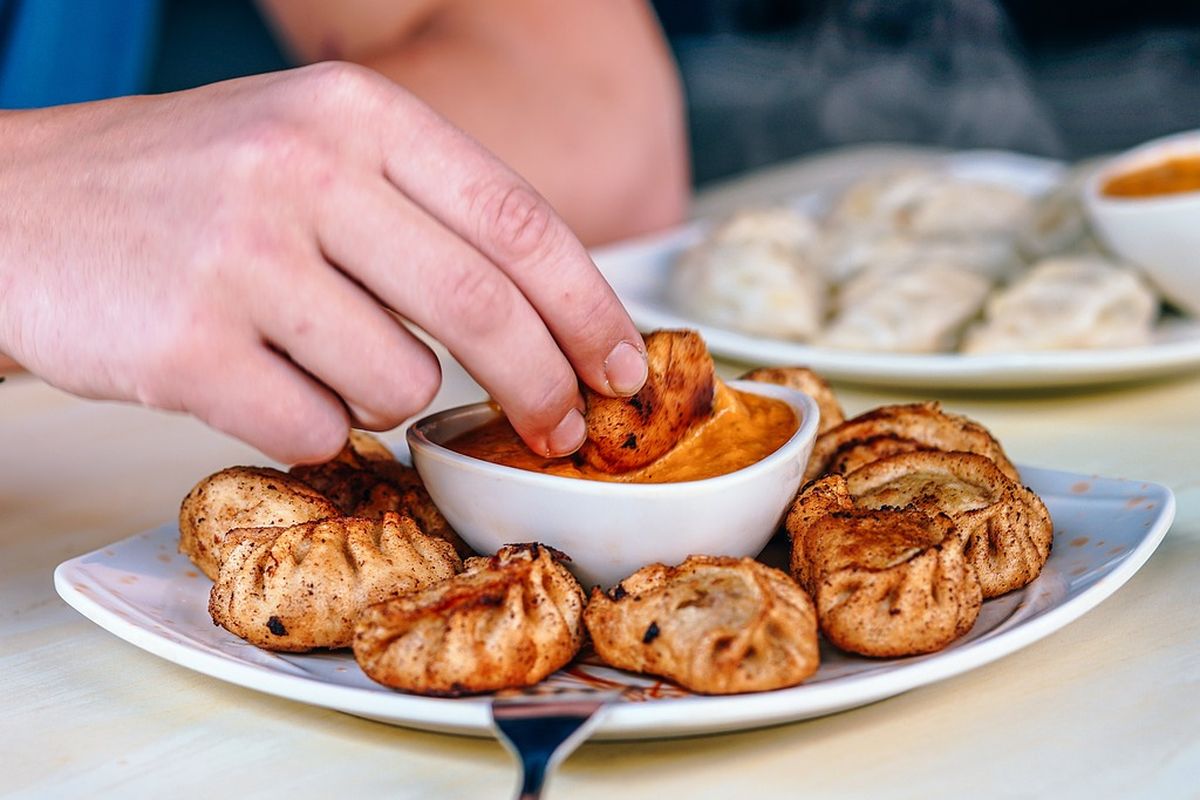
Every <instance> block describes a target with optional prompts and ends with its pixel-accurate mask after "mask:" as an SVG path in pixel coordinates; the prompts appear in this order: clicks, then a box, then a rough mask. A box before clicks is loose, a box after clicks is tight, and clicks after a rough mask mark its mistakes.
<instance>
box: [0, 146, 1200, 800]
mask: <svg viewBox="0 0 1200 800" xmlns="http://www.w3.org/2000/svg"><path fill="white" fill-rule="evenodd" d="M925 157H928V153H927V152H925V151H915V150H911V149H908V148H904V149H901V148H866V149H864V148H859V149H856V150H853V151H842V152H839V153H834V154H830V155H827V156H824V157H821V158H818V159H809V160H807V161H804V162H797V163H792V164H788V165H785V166H783V167H776V168H774V169H771V170H768V171H766V172H763V173H759V174H752V175H748V176H745V177H743V178H741V179H739V180H738V181H736V182H734V183H731V184H727V185H724V186H720V187H717V188H715V189H713V190H710V191H709V192H706V193H705V194H704V195H703V196H701V197H700V198H698V199H697V203H696V209H697V212H698V213H716V212H720V211H722V210H725V209H729V208H733V207H735V206H736V205H739V204H743V203H746V202H750V201H754V200H759V199H763V198H768V197H772V196H776V195H780V194H783V193H786V192H787V191H795V190H797V189H799V188H803V187H805V186H807V185H810V182H812V181H816V182H824V181H827V180H829V179H830V178H831V177H844V176H847V175H851V174H853V173H855V172H857V171H860V170H864V169H870V168H873V167H877V166H880V165H890V164H895V163H898V162H899V161H906V160H912V159H917V158H925ZM723 368H724V369H725V370H726V371H733V370H734V369H736V367H735V366H734V365H723ZM446 374H447V380H446V385H445V386H444V388H443V390H442V392H441V394H440V395H439V397H438V400H437V401H436V403H437V404H438V405H449V404H452V403H458V402H463V401H466V400H469V399H475V398H477V397H479V396H481V394H482V393H481V392H480V390H479V389H478V387H476V386H475V385H474V384H473V383H472V382H471V381H470V380H469V378H467V377H466V376H465V375H464V374H463V373H462V372H461V370H459V369H457V368H456V367H455V366H454V365H453V364H452V363H450V362H449V361H448V360H447V361H446ZM837 389H838V394H839V396H840V398H841V399H842V401H843V404H844V405H845V406H846V408H847V411H848V412H851V413H857V412H860V411H863V410H866V409H868V408H871V407H873V406H876V405H879V404H882V403H886V402H898V401H907V400H912V399H925V398H926V397H929V396H930V395H926V394H923V393H921V392H904V391H872V390H866V389H859V388H852V387H837ZM942 399H943V400H944V402H945V403H946V405H947V406H948V407H949V408H951V409H952V410H955V411H959V412H962V413H966V414H969V415H971V416H973V417H976V418H977V419H979V420H981V421H983V422H984V423H985V424H986V425H988V426H989V427H990V428H991V429H992V430H993V431H994V432H995V433H996V435H997V436H998V437H999V438H1000V440H1001V441H1002V442H1004V445H1005V447H1006V448H1007V450H1008V452H1009V454H1010V455H1011V456H1012V457H1013V459H1014V460H1015V461H1017V462H1020V463H1026V464H1037V465H1040V466H1046V467H1053V468H1059V469H1064V470H1070V471H1074V472H1081V473H1088V474H1099V475H1107V476H1114V477H1128V478H1138V479H1145V480H1152V481H1157V482H1160V483H1163V484H1166V485H1167V486H1170V487H1171V488H1172V489H1173V490H1174V491H1175V493H1176V495H1177V498H1178V516H1177V518H1176V522H1175V524H1174V526H1173V527H1172V529H1171V531H1170V532H1169V533H1168V534H1167V537H1166V539H1165V541H1164V542H1163V544H1162V546H1161V547H1160V548H1159V550H1158V552H1157V553H1156V554H1155V555H1154V557H1153V558H1151V560H1150V561H1149V563H1148V564H1147V565H1146V566H1145V567H1144V568H1143V569H1142V570H1141V571H1140V572H1139V573H1138V574H1137V575H1136V576H1135V577H1134V578H1133V580H1132V581H1130V583H1129V584H1127V585H1126V586H1125V587H1124V588H1122V589H1121V590H1120V591H1119V592H1118V593H1117V594H1116V595H1114V596H1113V597H1112V598H1111V599H1109V600H1107V601H1106V602H1105V603H1103V604H1102V605H1101V606H1100V607H1099V608H1097V609H1096V610H1094V611H1092V612H1091V613H1089V614H1087V615H1086V616H1084V617H1083V618H1082V619H1081V620H1079V621H1077V622H1075V623H1073V624H1071V625H1069V626H1068V627H1066V628H1065V629H1063V630H1062V631H1060V632H1058V633H1055V634H1054V635H1052V636H1050V637H1048V638H1046V639H1044V640H1042V641H1040V642H1038V643H1037V644H1034V645H1032V646H1030V647H1029V648H1027V649H1025V650H1023V651H1021V652H1019V653H1017V654H1015V655H1012V656H1009V657H1007V658H1005V659H1003V660H1001V661H999V662H997V663H994V664H991V665H988V666H986V667H983V668H981V669H978V670H975V671H973V672H970V673H968V674H966V675H962V676H960V677H957V678H953V679H951V680H948V681H945V682H943V683H940V684H936V685H934V686H930V687H926V688H923V689H919V690H915V691H912V692H909V693H908V694H905V695H902V696H900V697H897V698H893V699H891V700H886V701H883V702H880V703H876V704H874V705H871V706H868V707H866V708H861V709H857V710H854V711H849V712H844V713H841V714H837V715H834V716H830V717H826V718H823V719H818V720H812V721H807V722H800V723H795V724H790V725H784V726H779V727H775V728H770V729H765V730H758V731H749V732H744V733H736V734H726V735H721V736H710V737H702V738H692V739H682V740H674V741H659V742H631V743H594V744H586V745H584V746H583V747H582V748H581V749H580V750H579V751H578V752H577V753H576V754H575V755H573V756H572V757H571V758H570V759H569V760H568V761H567V762H566V763H565V764H564V765H563V767H562V768H561V769H560V771H559V772H558V774H557V775H556V776H555V777H554V779H553V780H552V782H551V785H550V789H549V794H550V796H551V797H562V798H565V797H571V798H604V800H611V798H612V797H614V796H620V797H622V798H640V797H648V798H662V797H664V796H671V795H673V796H677V797H688V798H689V799H693V798H726V797H728V796H729V795H730V793H731V792H732V791H738V792H742V793H743V794H744V795H746V796H750V795H749V793H753V795H754V796H755V797H760V796H761V797H830V796H833V795H835V794H836V795H837V796H838V797H841V798H851V797H870V798H879V797H913V798H934V797H953V798H957V797H962V796H964V795H966V794H968V793H969V794H970V795H971V796H973V797H1043V796H1051V795H1053V796H1056V797H1087V798H1093V797H1133V796H1138V797H1155V798H1164V797H1176V796H1188V797H1200V794H1196V793H1197V792H1200V789H1198V788H1197V787H1200V621H1198V620H1200V614H1198V613H1197V609H1200V456H1198V455H1197V454H1198V452H1200V375H1189V376H1185V377H1182V378H1180V379H1175V380H1170V381H1160V382H1155V383H1150V384H1142V385H1137V386H1123V387H1106V388H1096V389H1089V390H1081V391H1072V392H1049V393H1047V392H1032V393H1031V392H1023V393H1020V394H1000V395H995V394H993V395H972V394H956V395H945V394H943V396H942ZM385 438H387V439H388V440H389V441H393V442H394V441H399V435H398V433H393V434H390V435H388V436H385ZM0 443H2V444H0V697H3V704H2V705H0V708H3V715H2V717H0V764H3V766H4V769H3V773H2V774H0V796H10V795H20V796H23V797H24V796H55V797H92V796H103V795H110V796H121V797H128V796H149V795H151V794H152V793H154V794H161V793H164V792H167V793H169V795H170V796H171V797H172V798H181V797H193V796H195V797H202V796H208V795H209V794H211V793H212V792H213V791H214V790H215V791H217V792H222V793H225V792H228V793H233V794H236V795H237V796H242V795H247V796H250V795H266V794H271V795H277V796H288V797H292V798H301V797H315V798H326V797H332V796H335V793H336V794H338V795H340V796H343V797H374V796H380V797H384V796H386V797H472V798H475V797H478V798H485V797H494V798H504V797H508V796H510V793H511V792H512V790H513V787H514V785H515V772H514V767H513V764H512V762H511V761H510V758H509V756H508V755H507V753H506V752H505V751H504V750H502V749H501V747H500V745H499V744H497V743H496V742H494V741H489V740H481V739H468V738H459V737H453V736H444V735H437V734H428V733H421V732H417V731H409V730H404V729H401V728H393V727H389V726H387V725H382V724H378V723H373V722H367V721H364V720H361V719H357V718H354V717H350V716H346V715H343V714H340V713H337V712H333V711H325V710H322V709H318V708H312V707H309V706H305V705H302V704H300V703H296V702H291V701H288V700H282V699H277V698H273V697H269V696H266V695H262V694H258V693H256V692H253V691H250V690H247V689H241V688H238V687H236V686H231V685H228V684H225V683H222V682H220V681H218V680H216V679H213V678H209V677H206V676H204V675H200V674H197V673H193V672H190V671H188V670H186V669H184V668H182V667H177V666H175V665H173V664H170V663H168V662H166V661H163V660H161V659H158V658H156V657H154V656H152V655H149V654H148V653H144V652H142V651H141V650H138V649H137V648H135V647H133V646H132V645H129V644H126V643H125V642H123V641H121V640H119V639H117V638H116V637H114V636H113V635H111V634H109V633H107V632H105V631H103V630H101V629H100V628H98V627H96V626H95V625H93V624H92V623H90V622H88V621H87V620H86V619H84V618H83V617H82V616H80V615H79V614H77V613H76V612H75V611H74V610H72V609H71V608H70V607H68V606H67V605H66V604H65V603H63V602H62V601H61V600H60V599H59V598H58V596H57V595H56V594H55V592H54V588H53V585H52V582H51V573H52V571H53V569H54V567H55V566H56V565H57V564H58V563H60V562H62V561H64V560H66V559H68V558H71V557H73V556H76V555H79V554H81V553H84V552H87V551H90V550H93V549H96V548H99V547H101V546H103V545H105V544H107V543H109V542H112V541H115V540H117V539H121V538H124V537H126V536H128V535H129V534H131V533H134V532H137V531H140V530H143V529H146V528H149V527H153V526H156V525H158V524H161V523H162V522H163V521H164V520H167V519H170V518H172V517H173V516H174V514H175V513H176V511H177V508H178V504H179V500H180V498H182V497H183V495H184V494H185V493H186V491H187V490H188V489H189V488H190V487H191V486H192V484H193V483H194V482H195V481H196V480H197V479H199V478H200V477H202V476H204V475H207V474H209V473H210V472H213V471H215V470H217V469H219V468H221V467H224V466H228V465H231V464H243V463H262V459H261V456H259V455H257V454H256V453H255V452H253V451H251V450H250V449H249V448H247V447H246V446H244V445H241V444H239V443H237V442H234V441H232V440H230V439H227V438H225V437H223V436H221V435H219V434H217V433H214V432H212V431H210V430H208V429H207V428H205V427H203V426H202V425H201V424H199V423H198V422H196V421H194V420H191V419H189V418H185V417H181V416H175V415H168V414H163V413H157V412H152V411H147V410H144V409H140V408H135V407H132V406H126V405H118V404H106V403H92V402H85V401H82V400H79V399H76V398H73V397H71V396H68V395H66V394H64V393H62V392H59V391H57V390H55V389H52V388H50V387H48V386H46V385H44V384H42V383H41V382H39V381H37V380H36V379H34V378H32V377H30V376H15V377H10V378H9V380H8V381H7V382H5V383H4V384H3V385H0Z"/></svg>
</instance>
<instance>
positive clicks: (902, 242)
mask: <svg viewBox="0 0 1200 800" xmlns="http://www.w3.org/2000/svg"><path fill="white" fill-rule="evenodd" d="M814 254H815V255H814V259H815V260H816V263H817V264H818V265H819V266H820V269H821V271H822V273H823V274H824V275H825V277H826V278H827V279H828V280H830V281H833V282H834V283H839V284H840V283H844V282H846V281H848V280H850V279H851V278H853V277H854V276H856V275H859V274H862V273H864V272H866V271H868V270H869V271H872V272H875V273H876V274H887V273H891V272H904V271H906V270H909V269H912V268H914V267H919V266H921V265H924V264H951V265H953V266H955V267H957V268H959V269H962V270H964V271H966V272H973V273H975V274H976V275H979V276H981V277H983V278H986V279H988V280H989V281H997V280H1003V279H1006V278H1008V277H1010V276H1011V275H1013V274H1014V273H1015V272H1016V271H1017V270H1019V269H1020V266H1021V260H1020V258H1019V256H1018V255H1017V251H1016V248H1015V246H1014V244H1013V241H1012V239H1011V237H1006V236H973V237H969V238H962V239H918V238H914V237H912V236H901V235H898V234H892V233H889V234H886V235H878V236H875V235H864V234H863V232H862V231H861V230H858V229H856V228H847V229H844V230H838V231H834V232H832V233H830V234H829V235H828V236H826V237H825V238H824V239H823V240H822V243H821V245H820V246H819V247H818V248H817V249H816V250H815V251H814Z"/></svg>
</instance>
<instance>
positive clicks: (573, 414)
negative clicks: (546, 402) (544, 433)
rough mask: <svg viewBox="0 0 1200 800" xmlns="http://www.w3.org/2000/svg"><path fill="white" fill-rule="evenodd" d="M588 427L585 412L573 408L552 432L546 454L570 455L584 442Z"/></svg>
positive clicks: (547, 443) (547, 442)
mask: <svg viewBox="0 0 1200 800" xmlns="http://www.w3.org/2000/svg"><path fill="white" fill-rule="evenodd" d="M586 428H587V426H586V425H585V424H584V422H583V414H580V413H579V411H578V409H574V408H572V409H571V410H570V411H568V412H567V415H566V416H565V417H563V418H562V422H560V423H558V427H557V428H555V429H554V430H553V431H552V432H551V433H550V438H549V439H548V440H547V441H546V447H547V449H548V450H549V452H548V453H547V454H546V455H548V456H552V457H554V456H568V455H570V454H571V453H574V452H575V451H576V450H578V449H579V446H580V445H581V444H583V437H584V434H585V433H586V432H587V430H586Z"/></svg>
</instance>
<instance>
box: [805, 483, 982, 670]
mask: <svg viewBox="0 0 1200 800" xmlns="http://www.w3.org/2000/svg"><path fill="white" fill-rule="evenodd" d="M787 530H788V534H789V536H790V537H791V540H792V555H791V569H792V574H793V576H795V578H796V580H797V581H798V582H799V583H800V584H801V585H802V586H804V587H805V588H806V589H807V590H808V592H809V593H810V594H811V595H812V597H813V600H814V602H815V603H816V609H817V617H818V620H819V622H820V628H821V632H822V633H823V634H825V637H826V638H827V639H829V641H831V642H832V643H833V644H835V645H837V646H838V647H840V648H842V649H843V650H848V651H850V652H854V653H861V654H862V655H867V656H876V657H886V658H894V657H899V656H906V655H916V654H919V653H930V652H933V651H935V650H940V649H942V648H943V647H945V646H947V645H948V644H950V643H951V642H953V641H954V640H955V639H957V638H958V637H960V636H962V635H963V634H965V633H966V632H967V631H969V630H970V629H971V626H972V625H974V624H975V620H976V618H977V617H978V616H979V609H980V607H981V605H982V602H983V596H982V592H981V590H980V585H979V580H978V577H977V576H976V574H975V570H974V569H973V568H972V567H971V564H970V563H969V562H968V560H967V558H966V556H965V554H964V548H963V542H962V539H961V538H960V537H959V535H958V531H957V529H956V528H955V525H954V522H953V521H952V520H951V519H950V518H949V517H948V516H947V515H945V514H938V513H934V514H930V513H927V512H926V511H925V510H921V509H915V508H909V509H892V508H889V509H880V510H869V509H860V508H857V507H856V506H855V502H854V499H853V498H852V497H851V495H850V493H849V491H848V490H847V487H846V479H845V478H844V477H842V476H841V475H829V476H826V477H824V478H821V479H820V480H818V481H816V482H814V483H812V484H809V485H808V486H807V487H805V489H804V491H802V492H801V493H800V495H799V497H797V499H796V501H795V503H794V504H793V505H792V508H791V510H790V512H789V513H788V517H787Z"/></svg>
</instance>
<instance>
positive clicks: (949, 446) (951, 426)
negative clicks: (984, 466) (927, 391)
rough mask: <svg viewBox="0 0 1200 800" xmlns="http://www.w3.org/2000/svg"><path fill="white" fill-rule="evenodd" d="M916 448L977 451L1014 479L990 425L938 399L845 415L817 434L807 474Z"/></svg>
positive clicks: (857, 464) (837, 470)
mask: <svg viewBox="0 0 1200 800" xmlns="http://www.w3.org/2000/svg"><path fill="white" fill-rule="evenodd" d="M916 450H959V451H964V452H968V453H978V454H979V455H982V456H986V457H987V458H990V459H991V460H992V461H994V462H995V463H996V466H997V467H999V468H1000V470H1001V471H1002V472H1003V473H1004V474H1005V475H1007V476H1008V477H1009V478H1012V479H1013V480H1014V481H1019V480H1020V476H1019V475H1018V474H1017V469H1016V467H1014V466H1013V465H1012V462H1011V461H1009V460H1008V456H1006V455H1005V454H1004V448H1002V447H1001V446H1000V443H999V442H998V441H996V439H995V437H993V436H992V434H991V433H989V432H988V430H987V429H986V428H984V427H983V426H982V425H980V424H979V423H977V422H974V421H973V420H970V419H968V418H967V417H963V416H959V415H958V414H949V413H947V412H945V411H943V410H942V406H941V404H940V403H936V402H933V403H912V404H906V405H891V406H882V407H880V408H877V409H875V410H873V411H868V412H867V413H865V414H862V415H860V416H857V417H855V418H854V419H851V420H847V421H846V422H843V423H842V424H841V425H838V426H837V427H836V428H834V429H833V430H830V431H828V432H827V433H824V434H821V435H820V436H818V437H817V442H816V444H815V445H814V446H813V453H812V457H811V458H809V461H808V469H807V470H806V471H805V476H804V479H805V480H806V481H810V480H812V479H814V478H817V477H819V476H821V475H825V474H826V473H830V472H834V473H839V474H842V475H845V474H847V473H850V472H853V471H854V470H856V469H858V468H859V467H861V466H863V465H864V464H869V463H871V462H872V461H878V460H879V459H881V458H887V457H888V456H893V455H896V454H897V453H909V452H913V451H916Z"/></svg>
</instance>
